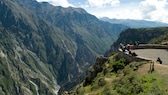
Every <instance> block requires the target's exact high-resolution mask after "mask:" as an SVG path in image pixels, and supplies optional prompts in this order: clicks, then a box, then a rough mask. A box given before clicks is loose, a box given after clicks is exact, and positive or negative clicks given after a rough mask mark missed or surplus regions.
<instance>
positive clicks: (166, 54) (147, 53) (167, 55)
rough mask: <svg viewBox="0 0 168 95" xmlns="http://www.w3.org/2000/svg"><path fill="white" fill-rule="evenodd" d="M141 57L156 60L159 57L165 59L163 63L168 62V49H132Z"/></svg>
mask: <svg viewBox="0 0 168 95" xmlns="http://www.w3.org/2000/svg"><path fill="white" fill-rule="evenodd" d="M132 52H135V53H136V54H137V55H138V56H137V57H140V58H144V59H150V60H153V61H156V60H157V58H158V57H160V59H161V60H162V61H163V64H168V50H165V49H136V50H132Z"/></svg>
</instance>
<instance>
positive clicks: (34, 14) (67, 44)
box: [0, 0, 128, 95]
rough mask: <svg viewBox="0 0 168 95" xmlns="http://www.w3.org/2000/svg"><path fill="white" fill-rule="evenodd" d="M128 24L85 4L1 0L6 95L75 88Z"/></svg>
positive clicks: (44, 94)
mask: <svg viewBox="0 0 168 95" xmlns="http://www.w3.org/2000/svg"><path fill="white" fill-rule="evenodd" d="M127 28H128V27H127V26H124V25H120V24H110V23H108V22H104V21H101V20H99V19H97V18H96V17H95V16H93V15H91V14H88V13H87V12H86V11H85V10H83V9H81V8H73V7H69V8H63V7H60V6H57V7H56V6H52V5H50V4H49V3H47V2H42V3H38V2H36V0H0V59H1V60H0V67H1V68H0V77H1V81H0V88H1V89H0V93H1V94H2V95H3V94H4V95H7V94H10V93H12V94H13V95H34V94H37V95H38V94H39V95H54V94H57V91H58V90H59V88H60V87H61V90H69V89H71V88H72V87H74V85H76V84H77V83H79V82H81V80H82V79H83V78H84V76H85V71H87V69H88V67H90V66H91V65H92V64H93V63H94V61H95V58H96V56H97V55H99V54H103V53H104V52H105V51H106V50H108V49H109V47H110V44H111V43H113V42H114V41H115V40H116V39H117V38H118V36H119V34H120V32H121V31H122V30H124V29H127ZM59 86H60V87H59Z"/></svg>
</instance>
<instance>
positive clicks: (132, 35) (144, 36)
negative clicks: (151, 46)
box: [105, 27, 168, 56]
mask: <svg viewBox="0 0 168 95" xmlns="http://www.w3.org/2000/svg"><path fill="white" fill-rule="evenodd" d="M167 35H168V27H158V28H132V29H131V28H129V29H126V30H124V31H122V33H121V34H120V36H119V38H118V39H117V41H116V42H114V43H113V44H112V45H111V48H110V50H109V51H107V52H106V54H105V55H106V56H108V55H110V54H111V52H115V51H117V50H118V47H119V45H120V43H123V44H124V45H126V44H134V43H135V42H136V41H139V43H155V44H164V43H167V40H168V39H167V37H168V36H167Z"/></svg>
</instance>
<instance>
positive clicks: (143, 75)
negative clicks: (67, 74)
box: [63, 54, 168, 95]
mask: <svg viewBox="0 0 168 95" xmlns="http://www.w3.org/2000/svg"><path fill="white" fill-rule="evenodd" d="M150 63H151V62H150V61H139V62H138V61H132V62H129V63H128V62H126V59H123V58H122V59H120V58H117V54H115V55H113V56H111V57H109V58H108V60H107V61H106V62H105V63H104V65H102V69H101V70H100V71H99V72H97V76H96V77H95V78H92V76H88V77H87V78H86V79H85V81H84V82H83V83H82V84H81V85H79V86H78V87H77V88H76V89H75V90H74V91H73V92H70V93H71V95H167V94H168V86H167V84H168V81H167V78H168V76H167V75H166V74H167V72H168V66H165V65H160V64H158V63H155V67H154V71H153V72H149V70H150ZM95 65H96V64H95ZM95 65H94V66H93V68H91V69H90V72H91V73H93V72H95V71H96V69H95V68H94V67H95ZM97 67H98V66H97ZM91 75H92V74H91ZM63 95H66V93H64V94H63Z"/></svg>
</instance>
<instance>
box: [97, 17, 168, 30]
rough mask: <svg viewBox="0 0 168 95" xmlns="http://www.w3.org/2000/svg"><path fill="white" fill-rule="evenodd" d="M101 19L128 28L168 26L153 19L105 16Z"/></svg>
mask: <svg viewBox="0 0 168 95" xmlns="http://www.w3.org/2000/svg"><path fill="white" fill-rule="evenodd" d="M100 19H101V20H103V21H107V22H110V23H112V24H123V25H127V26H129V27H130V28H149V27H165V26H168V24H167V23H162V22H155V21H145V20H131V19H110V18H107V17H104V18H100Z"/></svg>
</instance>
